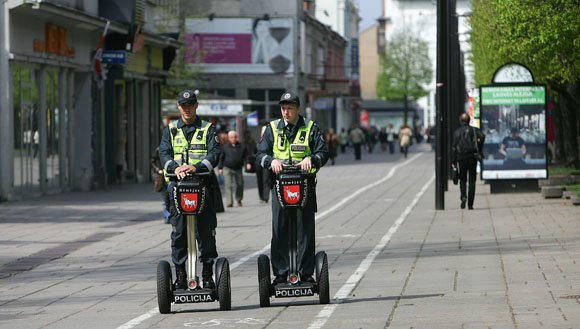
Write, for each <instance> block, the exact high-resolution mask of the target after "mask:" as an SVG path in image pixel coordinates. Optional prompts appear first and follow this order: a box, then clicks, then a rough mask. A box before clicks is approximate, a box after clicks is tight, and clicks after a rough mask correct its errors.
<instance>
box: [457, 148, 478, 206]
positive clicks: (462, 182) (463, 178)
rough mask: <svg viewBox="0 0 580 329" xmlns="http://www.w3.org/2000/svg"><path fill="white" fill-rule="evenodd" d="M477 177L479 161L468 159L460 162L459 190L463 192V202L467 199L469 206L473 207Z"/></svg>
mask: <svg viewBox="0 0 580 329" xmlns="http://www.w3.org/2000/svg"><path fill="white" fill-rule="evenodd" d="M468 176H469V194H466V193H465V192H466V191H465V190H466V189H467V186H466V185H467V177H468ZM476 176H477V160H476V159H475V158H466V159H462V160H459V190H460V191H461V200H463V198H467V205H468V206H469V207H470V208H471V207H473V200H474V199H475V178H476Z"/></svg>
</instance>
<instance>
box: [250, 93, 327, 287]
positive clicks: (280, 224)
mask: <svg viewBox="0 0 580 329" xmlns="http://www.w3.org/2000/svg"><path fill="white" fill-rule="evenodd" d="M279 104H280V110H281V112H282V119H278V120H274V121H272V122H270V124H269V125H268V126H267V127H266V130H265V131H264V135H263V137H262V140H261V141H260V143H259V144H258V153H257V155H256V158H257V162H258V163H259V164H260V165H261V166H262V167H263V168H264V169H268V170H271V172H272V173H273V174H279V173H281V172H282V166H283V165H284V164H290V163H289V162H290V161H289V160H290V158H291V159H292V164H294V165H300V166H301V167H302V170H303V171H305V172H313V171H316V170H317V169H320V167H322V166H323V165H324V164H325V163H326V161H328V147H327V145H326V143H325V141H324V137H323V134H322V131H321V130H320V128H319V127H318V125H317V124H315V123H314V122H313V121H311V120H308V119H306V118H305V117H303V116H301V115H299V112H300V99H299V98H298V96H297V95H295V94H294V93H291V92H286V93H284V94H283V95H282V97H281V98H280V102H279ZM290 141H291V142H290ZM290 145H302V146H305V147H294V148H293V149H294V150H292V151H291V147H290ZM297 150H299V151H297ZM290 153H292V154H290ZM290 155H291V156H292V157H290ZM271 181H272V182H274V179H272V180H271ZM308 186H309V187H310V188H312V190H311V192H310V193H308V201H307V203H306V206H305V207H304V208H303V209H299V210H298V212H297V213H298V270H299V272H300V279H301V280H302V281H303V282H314V278H313V277H312V274H313V273H314V262H315V261H314V258H315V256H314V251H315V240H314V213H315V212H316V193H315V191H314V189H315V179H314V178H311V181H309V184H308ZM271 193H272V243H271V251H270V256H271V259H272V272H273V273H274V275H275V276H276V278H275V279H274V282H273V284H278V283H284V282H286V281H287V277H288V271H289V241H288V230H289V218H288V213H287V211H286V210H285V209H284V208H282V207H281V206H280V202H279V201H278V198H277V196H276V192H275V188H274V187H273V186H271Z"/></svg>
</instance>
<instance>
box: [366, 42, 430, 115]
mask: <svg viewBox="0 0 580 329" xmlns="http://www.w3.org/2000/svg"><path fill="white" fill-rule="evenodd" d="M428 49H429V46H428V44H427V42H426V41H425V40H423V39H421V38H419V37H416V36H413V35H411V34H410V33H406V32H402V31H399V32H395V33H393V35H392V37H391V40H389V41H388V42H387V48H386V51H385V54H384V55H381V57H380V74H379V77H378V79H377V85H376V87H377V96H378V97H379V98H383V99H385V100H389V101H403V103H404V108H405V123H407V117H408V112H409V109H408V106H409V101H410V100H417V99H419V98H421V97H423V96H425V95H427V94H428V93H429V92H428V90H427V89H425V87H424V86H425V85H426V84H428V83H430V82H431V78H432V76H433V70H432V68H431V61H430V60H429V54H428Z"/></svg>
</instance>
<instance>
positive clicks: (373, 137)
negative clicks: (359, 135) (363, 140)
mask: <svg viewBox="0 0 580 329" xmlns="http://www.w3.org/2000/svg"><path fill="white" fill-rule="evenodd" d="M366 133H367V135H366V137H367V146H368V149H369V153H373V149H374V148H375V145H376V144H377V130H376V128H375V127H374V126H372V127H370V128H369V129H368V130H367V132H366Z"/></svg>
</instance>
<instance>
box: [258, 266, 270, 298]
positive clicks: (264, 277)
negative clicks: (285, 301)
mask: <svg viewBox="0 0 580 329" xmlns="http://www.w3.org/2000/svg"><path fill="white" fill-rule="evenodd" d="M258 288H259V292H260V307H269V306H270V259H269V258H268V256H266V255H260V256H259V257H258Z"/></svg>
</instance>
